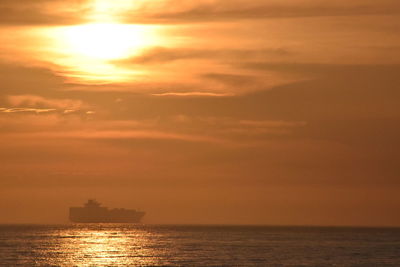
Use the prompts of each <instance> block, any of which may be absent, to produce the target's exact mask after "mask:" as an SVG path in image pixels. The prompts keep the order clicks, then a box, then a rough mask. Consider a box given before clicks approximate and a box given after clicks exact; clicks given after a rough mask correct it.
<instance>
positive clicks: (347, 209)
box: [0, 0, 400, 226]
mask: <svg viewBox="0 0 400 267" xmlns="http://www.w3.org/2000/svg"><path fill="white" fill-rule="evenodd" d="M399 17H400V2H399V1H398V0H380V1H376V0H337V1H325V0H279V1H278V0H196V1H194V0H193V1H191V0H181V1H177V0H151V1H150V0H136V1H134V0H118V1H107V0H73V1H72V0H71V1H68V3H67V2H66V1H61V0H36V1H29V0H21V1H14V0H1V1H0V51H1V52H0V210H1V213H2V216H1V217H0V223H65V222H67V221H68V214H67V212H68V207H70V206H79V205H81V204H83V203H84V202H85V201H86V200H87V199H88V198H96V199H97V200H98V201H100V202H102V203H103V204H104V205H106V206H110V207H125V208H136V209H139V210H143V211H146V213H147V214H146V216H145V218H144V222H145V223H180V224H266V225H357V226H400V213H399V212H398V210H399V209H400V194H399V192H400V190H399V189H400V168H399V159H400V143H399V142H398V138H399V136H400V108H399V101H400V91H399V84H400V75H399V73H400V35H399V34H398V33H399V29H400V19H399Z"/></svg>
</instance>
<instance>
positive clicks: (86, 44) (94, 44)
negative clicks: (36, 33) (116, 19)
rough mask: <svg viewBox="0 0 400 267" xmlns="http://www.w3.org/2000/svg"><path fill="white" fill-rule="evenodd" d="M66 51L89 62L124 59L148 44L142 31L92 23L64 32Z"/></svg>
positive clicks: (133, 26)
mask: <svg viewBox="0 0 400 267" xmlns="http://www.w3.org/2000/svg"><path fill="white" fill-rule="evenodd" d="M64 38H65V46H64V47H65V49H66V50H68V51H69V52H70V53H72V54H75V55H79V56H81V57H87V58H91V59H101V60H115V59H122V58H127V57H129V56H130V55H131V54H133V53H135V52H137V50H138V49H140V48H141V47H145V46H146V45H147V43H148V41H149V40H148V38H147V35H146V31H144V29H142V28H140V27H138V26H135V25H129V24H104V23H94V24H85V25H78V26H72V27H68V28H66V29H65V32H64Z"/></svg>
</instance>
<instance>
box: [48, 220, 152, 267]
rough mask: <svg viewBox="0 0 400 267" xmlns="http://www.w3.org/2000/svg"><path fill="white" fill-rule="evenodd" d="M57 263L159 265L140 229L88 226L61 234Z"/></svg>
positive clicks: (78, 264)
mask: <svg viewBox="0 0 400 267" xmlns="http://www.w3.org/2000/svg"><path fill="white" fill-rule="evenodd" d="M60 235H61V236H63V237H64V238H63V239H62V242H61V243H60V244H59V248H58V249H57V250H58V251H61V252H62V254H61V255H60V257H58V259H57V262H49V264H56V265H57V264H62V265H63V266H64V265H65V266H128V265H130V266H132V265H134V266H143V265H146V266H151V265H155V264H157V263H158V262H157V257H155V254H156V253H155V251H153V250H152V249H151V246H149V243H150V242H151V241H150V240H149V235H148V233H147V232H146V231H144V230H142V229H140V228H132V227H129V228H125V227H124V226H121V227H115V226H113V227H108V226H89V227H85V228H76V230H72V231H68V232H63V233H60Z"/></svg>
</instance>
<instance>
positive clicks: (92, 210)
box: [69, 199, 145, 223]
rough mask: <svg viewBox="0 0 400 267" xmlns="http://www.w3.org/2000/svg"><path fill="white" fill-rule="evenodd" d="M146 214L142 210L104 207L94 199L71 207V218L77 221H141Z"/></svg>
mask: <svg viewBox="0 0 400 267" xmlns="http://www.w3.org/2000/svg"><path fill="white" fill-rule="evenodd" d="M144 215H145V212H142V211H136V210H129V209H109V208H107V207H102V206H101V205H100V203H99V202H97V201H96V200H94V199H89V200H88V202H86V203H85V205H84V206H83V207H71V208H70V209H69V219H70V220H71V222H75V223H139V222H140V221H141V219H142V218H143V216H144Z"/></svg>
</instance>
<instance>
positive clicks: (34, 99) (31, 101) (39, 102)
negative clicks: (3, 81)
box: [7, 95, 87, 110]
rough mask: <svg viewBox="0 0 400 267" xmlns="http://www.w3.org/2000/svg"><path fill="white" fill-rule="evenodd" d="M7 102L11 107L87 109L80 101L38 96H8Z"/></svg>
mask: <svg viewBox="0 0 400 267" xmlns="http://www.w3.org/2000/svg"><path fill="white" fill-rule="evenodd" d="M7 100H8V102H9V103H10V104H11V105H12V106H28V107H51V108H57V109H65V110H76V109H82V108H85V107H87V105H85V104H84V103H83V101H81V100H74V99H55V98H46V97H42V96H38V95H10V96H8V97H7Z"/></svg>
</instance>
